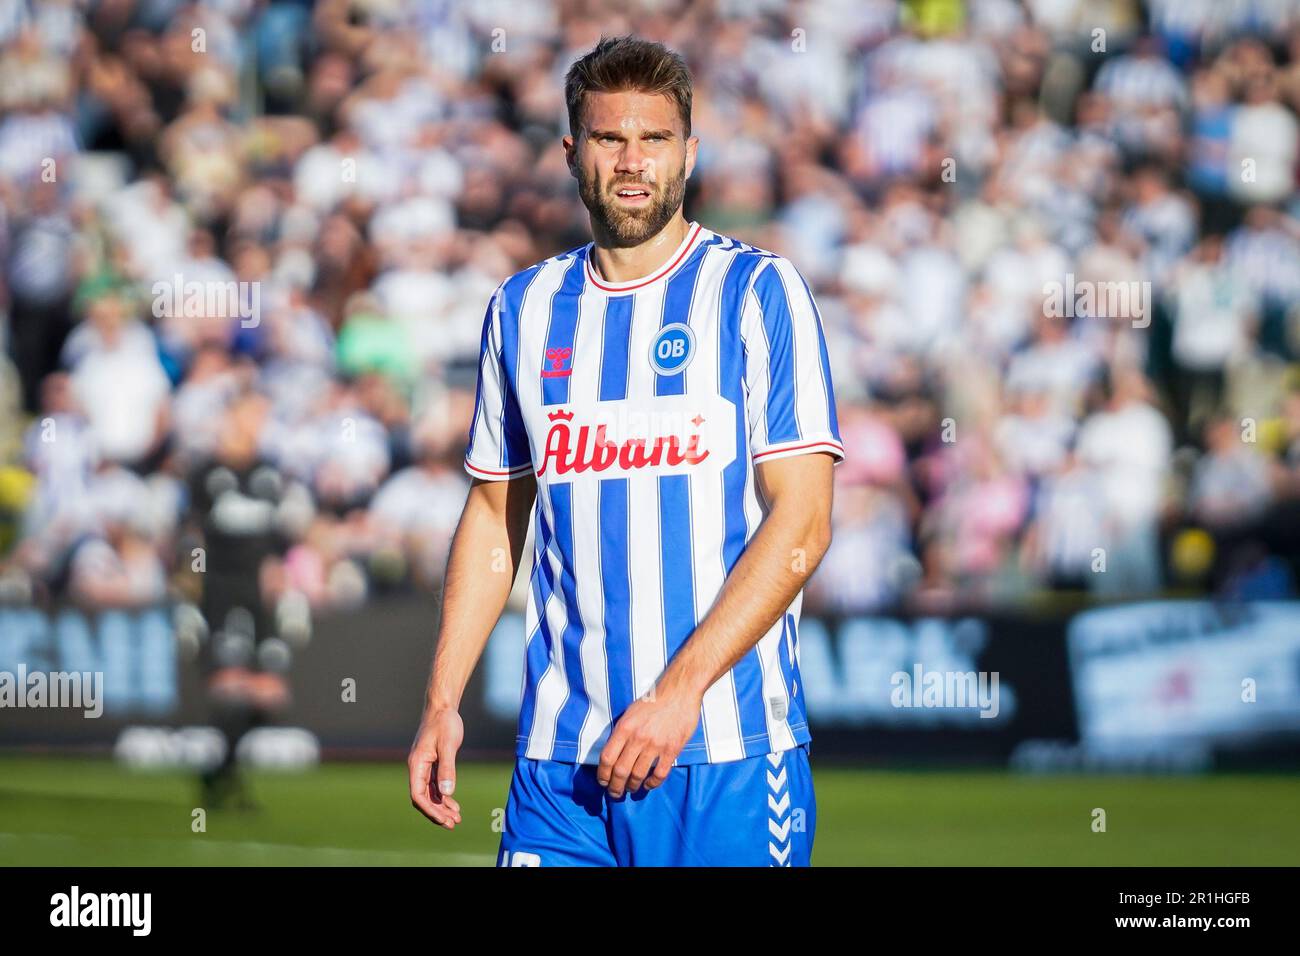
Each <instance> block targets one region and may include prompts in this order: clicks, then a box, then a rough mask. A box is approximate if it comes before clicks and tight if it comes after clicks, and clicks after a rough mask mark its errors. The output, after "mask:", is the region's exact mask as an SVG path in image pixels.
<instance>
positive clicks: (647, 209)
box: [578, 159, 686, 248]
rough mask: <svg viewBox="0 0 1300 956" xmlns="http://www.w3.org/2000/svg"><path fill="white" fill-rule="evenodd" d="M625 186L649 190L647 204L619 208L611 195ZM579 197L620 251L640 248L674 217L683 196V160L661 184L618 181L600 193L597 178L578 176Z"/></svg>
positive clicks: (580, 173)
mask: <svg viewBox="0 0 1300 956" xmlns="http://www.w3.org/2000/svg"><path fill="white" fill-rule="evenodd" d="M626 186H637V187H640V188H641V189H648V190H650V201H649V202H648V203H646V204H645V205H644V206H642V207H639V208H628V207H626V206H621V205H619V203H618V200H617V199H616V198H615V196H614V193H615V192H616V191H617V190H619V189H622V188H624V187H626ZM578 195H579V196H580V197H581V198H582V204H583V205H584V206H586V207H587V211H588V212H589V213H591V218H592V219H594V220H595V221H596V222H597V223H598V224H599V225H600V226H601V227H602V228H603V229H604V230H605V232H607V233H608V234H609V235H610V237H611V238H612V239H613V241H614V245H615V246H618V247H620V248H627V247H630V246H639V245H640V244H641V243H643V242H645V241H646V240H647V239H649V238H650V237H651V236H654V235H657V234H658V233H659V231H660V230H662V229H663V227H664V226H666V225H668V220H670V219H672V218H673V215H674V214H675V213H676V212H677V210H678V209H679V208H681V205H682V199H683V197H684V196H685V195H686V161H685V159H683V160H682V166H681V168H680V169H679V170H678V171H677V174H676V175H674V176H669V177H668V179H666V180H664V181H662V182H660V183H647V182H641V181H640V180H632V179H626V178H624V179H620V180H618V181H616V182H613V183H611V184H610V185H609V187H608V189H604V190H602V189H601V187H600V183H599V182H597V180H596V177H594V176H591V177H589V176H587V175H586V173H584V172H582V171H581V170H580V171H579V173H578Z"/></svg>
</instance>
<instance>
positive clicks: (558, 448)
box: [537, 408, 709, 478]
mask: <svg viewBox="0 0 1300 956" xmlns="http://www.w3.org/2000/svg"><path fill="white" fill-rule="evenodd" d="M547 417H548V418H549V419H550V420H551V421H552V422H553V423H554V424H552V425H551V427H550V429H549V430H548V431H547V433H546V438H545V440H544V442H543V451H542V466H541V467H540V468H538V469H537V477H539V478H540V477H541V476H542V475H543V474H545V473H546V470H547V469H548V468H550V469H551V470H552V471H553V472H554V474H556V475H564V474H568V473H570V472H573V473H574V474H581V473H583V472H585V471H608V470H610V469H619V470H622V471H629V470H633V469H639V468H657V467H659V466H661V465H663V466H667V467H670V468H671V467H675V466H677V465H682V464H685V465H698V464H699V463H700V462H702V461H704V459H706V458H708V457H709V451H708V449H703V450H702V449H701V448H700V434H699V428H700V426H701V425H702V424H703V423H704V418H703V417H702V416H700V415H698V414H697V415H696V416H695V418H694V419H687V420H686V422H685V423H684V424H693V425H694V426H695V428H696V430H695V431H693V432H691V433H690V434H688V435H685V436H683V435H682V434H681V433H680V432H681V431H685V430H686V429H684V428H682V429H680V430H678V433H672V432H667V433H663V432H661V433H660V434H657V435H655V436H654V437H653V438H651V437H649V436H648V435H645V434H642V435H632V436H630V437H628V438H625V439H624V440H623V441H621V442H615V441H610V440H609V439H608V438H606V437H605V435H606V428H607V425H605V424H599V425H597V426H596V427H595V429H594V430H593V429H592V427H591V426H590V425H582V426H580V427H579V428H578V429H577V433H576V435H575V433H574V429H573V426H572V425H570V424H569V423H570V422H571V421H573V417H574V416H573V412H566V411H564V410H563V409H561V408H557V409H556V410H555V411H553V412H550V413H549V414H548V415H547ZM683 438H685V441H683ZM683 445H684V446H685V447H683Z"/></svg>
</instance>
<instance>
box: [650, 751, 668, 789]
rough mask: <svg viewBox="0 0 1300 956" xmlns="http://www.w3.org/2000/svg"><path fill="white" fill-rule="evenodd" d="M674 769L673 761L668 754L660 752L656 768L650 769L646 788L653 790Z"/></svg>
mask: <svg viewBox="0 0 1300 956" xmlns="http://www.w3.org/2000/svg"><path fill="white" fill-rule="evenodd" d="M672 769H673V762H672V761H671V760H669V759H668V756H667V755H666V754H660V755H659V759H658V760H657V761H656V762H655V765H654V769H653V770H652V771H650V776H649V777H647V778H646V782H645V788H646V789H647V790H653V789H654V788H655V787H657V786H659V785H660V784H661V783H663V782H664V781H665V780H667V779H668V774H669V772H671V771H672Z"/></svg>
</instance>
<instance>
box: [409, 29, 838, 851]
mask: <svg viewBox="0 0 1300 956" xmlns="http://www.w3.org/2000/svg"><path fill="white" fill-rule="evenodd" d="M565 87H566V88H565V92H566V99H567V102H568V110H569V124H570V134H571V135H569V136H566V137H564V139H563V146H564V150H565V153H566V156H567V157H568V163H569V168H570V170H571V172H572V173H573V175H574V177H575V178H576V179H577V180H578V192H579V195H580V196H581V198H582V201H583V203H584V204H585V205H586V207H587V210H588V212H589V214H590V219H591V229H592V237H593V241H592V242H590V243H588V244H587V245H586V246H583V247H580V248H577V249H573V250H570V251H569V252H566V253H564V254H562V255H559V256H555V257H553V258H551V259H547V260H546V261H544V262H541V263H539V264H537V265H535V266H533V267H532V268H529V269H526V270H524V271H522V272H520V273H518V274H516V275H514V276H511V277H510V278H509V279H507V280H506V281H505V282H504V283H502V284H501V286H499V287H498V289H497V290H496V292H495V294H494V295H493V296H492V299H491V301H490V303H489V305H488V309H487V315H486V317H485V320H484V325H483V338H482V355H481V363H480V367H479V382H478V394H477V400H476V403H475V409H474V416H473V423H472V425H471V427H470V436H469V448H468V450H467V452H466V457H465V467H466V469H467V470H468V471H469V473H470V474H471V475H472V476H473V479H474V481H473V486H472V488H471V490H470V493H469V496H468V500H467V501H466V503H465V507H464V510H463V512H462V514H461V518H460V523H459V526H458V527H457V530H456V535H455V538H454V540H453V544H452V548H451V553H450V556H449V558H448V565H447V573H446V577H445V588H444V595H443V604H442V615H441V621H440V624H439V629H438V644H437V650H436V652H435V655H434V663H433V669H432V673H431V676H430V680H429V685H428V694H427V699H426V703H425V710H424V714H423V717H422V720H421V723H420V727H419V731H418V733H417V736H416V740H415V743H414V745H413V747H412V749H411V754H410V758H409V760H408V768H409V771H410V792H411V801H412V803H413V804H414V805H415V806H416V807H417V808H418V809H419V810H420V811H421V812H423V813H424V814H425V815H426V816H427V817H428V818H429V819H431V820H432V821H434V822H435V823H437V824H439V825H441V826H444V827H446V828H448V829H452V828H454V827H455V826H456V825H457V824H458V823H460V822H461V821H462V816H461V810H460V806H459V804H458V802H457V801H456V799H455V797H454V796H453V794H454V790H455V782H456V767H455V764H456V754H457V751H458V749H459V748H460V745H461V742H462V739H463V736H464V726H463V723H462V721H461V718H460V716H459V714H458V708H459V701H460V698H461V695H462V694H463V692H464V689H465V685H466V682H467V681H468V679H469V676H470V673H471V671H472V670H473V668H474V666H475V664H476V662H477V660H478V658H479V656H480V654H481V652H482V650H483V647H484V645H485V643H486V641H487V638H488V635H489V634H490V632H491V631H492V629H493V627H494V625H495V623H496V621H497V618H498V616H499V615H500V613H501V610H502V608H503V606H504V604H505V601H506V598H507V595H508V594H509V592H510V589H511V585H512V582H513V578H514V572H515V571H516V570H517V568H518V567H519V562H520V557H521V552H522V549H523V542H524V539H525V536H526V533H527V530H528V523H529V516H530V511H531V512H532V518H533V522H534V529H535V548H534V554H533V561H532V575H531V579H530V591H531V600H530V602H529V606H528V613H527V625H526V629H525V650H524V655H525V680H524V689H523V699H522V702H521V707H520V715H519V733H518V737H517V738H516V740H517V746H516V751H515V753H516V764H515V769H514V776H513V779H512V782H511V787H510V794H509V797H508V799H507V803H506V817H505V829H504V833H503V836H502V841H501V848H500V855H499V857H498V862H499V863H500V865H503V866H537V865H545V866H556V865H558V866H565V865H570V866H572V865H592V866H615V865H637V866H646V865H649V866H654V865H670V866H676V865H683V866H684V865H710V866H718V865H741V866H755V865H769V864H771V865H777V866H788V865H808V864H809V862H810V857H811V851H812V843H813V834H814V829H815V824H816V802H815V799H814V794H813V789H812V775H811V771H810V768H809V763H808V752H809V750H808V747H809V739H810V736H809V732H808V723H807V713H806V708H805V702H804V695H803V684H802V681H801V680H800V676H799V641H798V625H799V612H800V607H801V604H802V588H803V585H804V583H805V582H806V580H807V578H808V576H809V575H810V574H811V573H812V572H813V571H814V570H815V569H816V567H817V565H818V563H819V562H820V560H821V558H822V555H823V554H824V553H825V551H826V548H827V546H828V544H829V542H830V513H831V472H832V465H833V464H834V463H835V462H836V461H839V460H841V459H842V458H843V455H844V451H843V447H842V446H841V444H840V438H839V429H838V425H837V423H836V418H835V403H834V395H833V392H832V387H831V376H830V368H829V362H828V359H827V354H826V345H825V340H824V337H823V333H822V328H821V319H820V316H819V314H818V312H817V308H816V305H815V304H814V302H813V299H812V296H811V293H810V292H809V289H808V286H807V285H806V283H805V282H804V280H803V278H802V276H801V275H800V274H799V272H798V271H797V270H796V269H795V268H794V266H793V265H792V264H791V263H790V262H789V261H788V260H786V259H784V258H782V257H781V256H779V255H775V254H773V253H770V252H766V251H763V250H761V249H757V248H755V247H753V246H750V245H746V244H745V243H743V242H739V241H737V240H735V239H732V238H729V237H727V236H723V235H719V234H717V233H714V232H711V231H710V230H708V229H706V228H704V227H703V226H702V225H700V224H699V223H696V222H689V221H687V220H686V219H685V217H684V216H683V214H682V198H683V195H684V192H685V183H686V178H687V177H688V176H690V174H691V171H692V170H693V168H694V166H695V157H696V149H697V147H698V140H697V139H696V138H695V137H693V136H692V135H691V78H690V74H689V72H688V71H687V69H686V65H685V63H684V62H683V61H682V59H681V57H680V56H678V55H677V54H675V53H673V52H671V51H669V50H667V49H666V48H664V47H663V46H661V45H660V44H657V43H650V42H647V41H644V40H640V39H637V38H634V37H618V38H608V39H602V40H601V41H600V43H598V44H597V45H596V47H595V48H594V49H593V50H592V51H591V52H590V53H588V54H586V55H585V56H583V57H582V58H581V59H579V60H578V61H577V62H576V63H575V64H574V65H573V67H572V68H571V69H570V71H569V74H568V77H567V79H566V84H565ZM502 555H509V556H510V563H509V571H510V573H508V574H507V573H495V572H494V571H493V570H492V569H493V567H494V566H498V567H499V566H501V565H502V564H503V563H504V562H500V561H494V556H502Z"/></svg>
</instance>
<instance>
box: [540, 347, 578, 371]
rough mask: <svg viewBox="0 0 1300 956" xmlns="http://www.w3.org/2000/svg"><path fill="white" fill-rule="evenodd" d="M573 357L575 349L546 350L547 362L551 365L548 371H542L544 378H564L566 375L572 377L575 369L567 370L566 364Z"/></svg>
mask: <svg viewBox="0 0 1300 956" xmlns="http://www.w3.org/2000/svg"><path fill="white" fill-rule="evenodd" d="M572 355H573V349H571V348H568V347H567V346H566V347H565V348H553V349H547V350H546V360H547V361H548V362H550V363H551V367H550V368H548V369H542V378H563V377H564V376H566V375H572V374H573V369H572V368H571V367H570V368H565V367H564V363H565V362H567V361H569V358H570V357H571V356H572Z"/></svg>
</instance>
